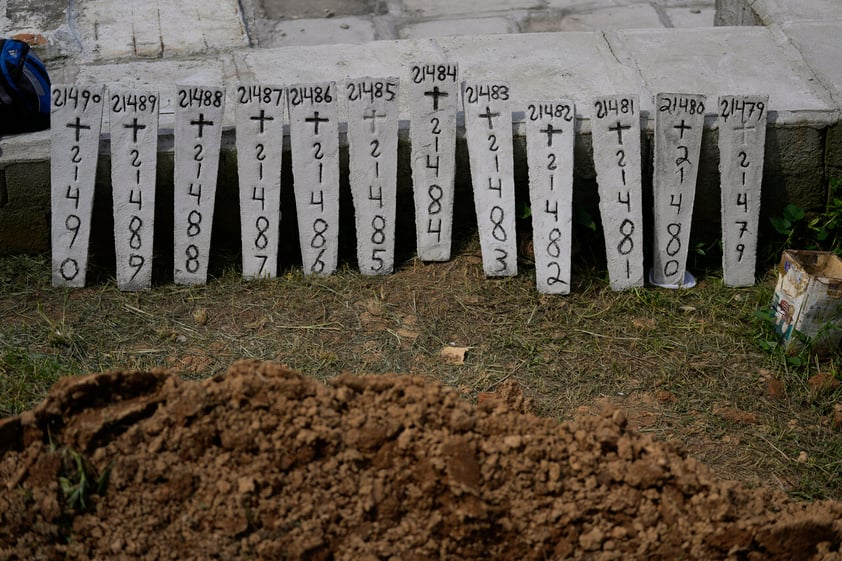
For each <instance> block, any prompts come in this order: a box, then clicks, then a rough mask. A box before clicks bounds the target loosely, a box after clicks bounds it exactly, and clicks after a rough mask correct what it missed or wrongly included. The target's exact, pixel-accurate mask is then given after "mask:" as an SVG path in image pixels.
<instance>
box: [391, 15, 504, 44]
mask: <svg viewBox="0 0 842 561" xmlns="http://www.w3.org/2000/svg"><path fill="white" fill-rule="evenodd" d="M513 32H517V29H516V27H515V25H514V23H513V22H512V21H511V20H510V19H507V18H503V17H490V18H470V19H461V18H457V19H446V20H433V21H422V22H418V23H408V24H406V25H404V26H402V27H401V29H400V31H399V32H398V36H399V37H400V38H401V39H423V38H425V37H439V36H441V37H443V36H448V35H494V34H497V33H513Z"/></svg>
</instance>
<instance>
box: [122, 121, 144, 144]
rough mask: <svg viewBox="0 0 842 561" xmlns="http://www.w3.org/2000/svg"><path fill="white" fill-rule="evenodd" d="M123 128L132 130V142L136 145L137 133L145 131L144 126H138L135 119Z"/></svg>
mask: <svg viewBox="0 0 842 561" xmlns="http://www.w3.org/2000/svg"><path fill="white" fill-rule="evenodd" d="M123 128H124V129H132V142H134V143H137V131H139V130H143V129H145V128H146V125H138V124H137V117H135V118H134V120H133V121H132V124H131V125H123Z"/></svg>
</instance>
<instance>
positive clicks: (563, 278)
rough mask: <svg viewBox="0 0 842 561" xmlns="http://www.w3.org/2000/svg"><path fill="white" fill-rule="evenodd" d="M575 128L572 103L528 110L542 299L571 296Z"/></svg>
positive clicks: (539, 103)
mask: <svg viewBox="0 0 842 561" xmlns="http://www.w3.org/2000/svg"><path fill="white" fill-rule="evenodd" d="M575 127H576V107H575V105H574V104H573V102H572V101H570V100H568V99H559V100H553V101H536V102H533V103H530V104H529V106H528V107H527V110H526V159H527V164H528V166H529V199H530V203H531V206H532V247H533V249H534V252H535V280H536V283H537V285H538V292H540V293H542V294H569V293H570V247H571V246H570V242H571V233H572V223H573V139H574V138H575V136H576V131H575Z"/></svg>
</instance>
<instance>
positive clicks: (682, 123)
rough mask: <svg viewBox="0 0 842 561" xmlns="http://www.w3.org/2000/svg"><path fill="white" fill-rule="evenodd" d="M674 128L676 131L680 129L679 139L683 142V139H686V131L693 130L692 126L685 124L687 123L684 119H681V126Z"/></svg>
mask: <svg viewBox="0 0 842 561" xmlns="http://www.w3.org/2000/svg"><path fill="white" fill-rule="evenodd" d="M673 128H674V129H678V138H679V139H682V140H683V139H684V131H689V130H690V129H692V128H693V127H691V126H690V125H687V124H685V123H684V119H681V124H680V125H675V126H674V127H673Z"/></svg>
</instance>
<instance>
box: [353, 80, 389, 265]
mask: <svg viewBox="0 0 842 561" xmlns="http://www.w3.org/2000/svg"><path fill="white" fill-rule="evenodd" d="M398 85H399V81H398V79H397V78H357V79H354V80H350V81H348V82H347V83H346V84H345V98H346V100H347V103H348V152H349V160H350V161H349V167H350V175H351V178H350V183H351V194H352V196H353V199H354V212H355V217H356V226H357V262H358V263H359V267H360V272H361V273H362V274H364V275H383V274H387V273H391V272H392V271H393V270H394V268H395V212H396V208H397V196H396V193H397V179H398Z"/></svg>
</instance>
